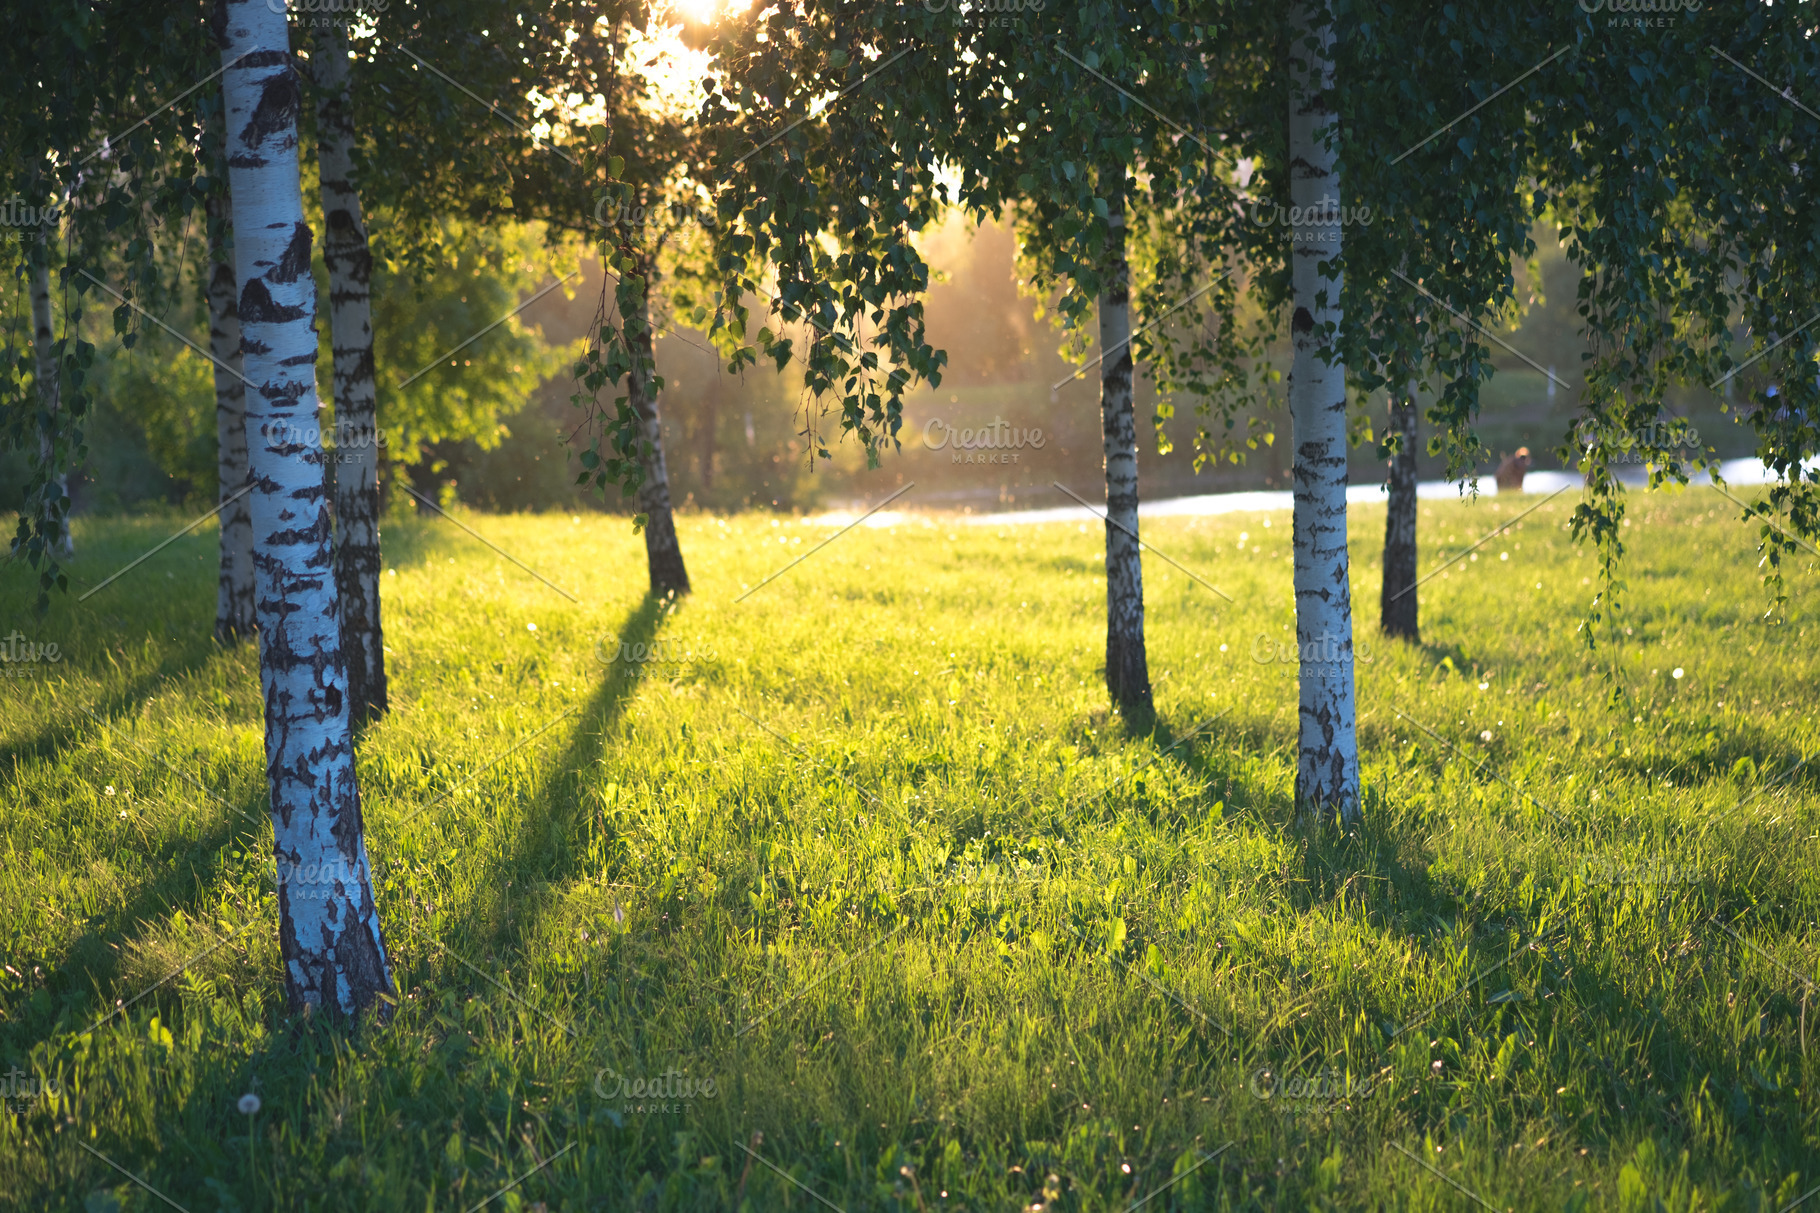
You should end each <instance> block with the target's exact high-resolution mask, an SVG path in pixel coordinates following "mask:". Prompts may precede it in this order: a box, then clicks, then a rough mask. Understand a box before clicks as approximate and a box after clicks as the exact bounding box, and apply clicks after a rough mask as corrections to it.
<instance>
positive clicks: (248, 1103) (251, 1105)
mask: <svg viewBox="0 0 1820 1213" xmlns="http://www.w3.org/2000/svg"><path fill="white" fill-rule="evenodd" d="M1436 1064H1439V1063H1438V1062H1437V1063H1436ZM240 1111H241V1114H242V1115H245V1116H251V1115H252V1114H253V1113H255V1112H257V1111H259V1097H258V1096H257V1095H253V1094H251V1093H248V1094H246V1095H242V1096H241V1097H240Z"/></svg>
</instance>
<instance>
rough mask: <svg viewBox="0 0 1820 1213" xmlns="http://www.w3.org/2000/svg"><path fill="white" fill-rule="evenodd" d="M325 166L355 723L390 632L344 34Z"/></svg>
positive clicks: (317, 70)
mask: <svg viewBox="0 0 1820 1213" xmlns="http://www.w3.org/2000/svg"><path fill="white" fill-rule="evenodd" d="M311 70H312V71H313V72H314V74H315V82H316V129H317V132H318V136H319V142H318V145H317V163H318V164H319V166H320V169H321V175H322V214H323V220H324V224H323V225H324V228H325V229H326V230H325V231H324V232H323V238H322V260H323V263H324V264H325V265H326V266H327V267H328V271H329V334H330V344H331V345H332V347H333V348H334V351H335V453H334V455H333V458H334V460H335V468H334V476H333V477H332V480H333V483H334V486H335V588H336V591H337V593H338V594H339V595H340V602H341V650H342V653H343V655H344V656H345V657H346V659H347V663H348V699H349V701H350V703H351V705H352V706H351V710H352V714H353V719H354V722H355V723H356V724H359V723H360V722H361V721H363V720H367V719H370V718H372V717H375V716H379V715H381V714H383V713H384V712H385V710H386V677H385V633H384V631H383V630H382V629H381V627H380V622H379V572H380V555H379V428H378V401H379V388H378V385H377V384H376V383H375V381H374V371H373V324H372V306H371V288H372V280H373V254H372V250H371V249H370V248H368V246H367V229H366V223H365V221H364V220H363V218H362V217H361V210H360V196H359V195H358V194H357V193H356V192H355V190H354V184H353V172H354V109H353V103H352V101H351V99H350V97H349V84H348V76H349V67H348V43H347V34H346V31H345V30H344V29H343V28H342V27H340V26H338V25H335V24H333V23H331V24H329V25H328V26H327V27H325V28H323V29H320V30H318V31H317V33H316V55H315V61H314V64H313V66H312V69H311Z"/></svg>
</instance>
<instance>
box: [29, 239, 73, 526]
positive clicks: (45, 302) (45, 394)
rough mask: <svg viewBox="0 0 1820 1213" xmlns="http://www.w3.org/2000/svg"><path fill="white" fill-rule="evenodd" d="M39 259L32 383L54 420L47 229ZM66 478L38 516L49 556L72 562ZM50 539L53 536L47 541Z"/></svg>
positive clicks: (57, 405)
mask: <svg viewBox="0 0 1820 1213" xmlns="http://www.w3.org/2000/svg"><path fill="white" fill-rule="evenodd" d="M39 242H40V244H41V245H42V248H41V249H40V252H41V253H42V254H43V256H42V258H41V259H40V260H39V261H38V262H37V263H36V264H35V265H33V266H32V285H31V296H32V353H33V355H34V356H35V357H36V360H37V368H36V382H37V387H38V405H39V407H40V408H42V409H43V410H44V411H45V413H46V414H48V415H49V416H52V417H55V416H56V415H57V413H58V411H59V410H61V409H62V407H63V383H62V380H61V378H60V377H59V373H58V368H57V329H56V326H55V320H54V317H53V316H52V314H51V246H52V243H53V242H54V236H53V235H52V232H51V229H50V228H48V227H45V228H42V229H40V231H39ZM54 454H55V452H54V450H53V448H52V446H51V440H50V437H49V435H47V434H42V433H41V434H40V435H39V436H38V456H39V458H40V459H41V460H43V462H44V463H45V464H47V465H48V464H49V463H50V461H51V458H52V456H53V455H54ZM69 496H70V494H69V477H68V476H58V477H57V478H56V480H54V481H52V482H51V483H50V484H49V485H47V486H46V487H45V496H44V501H43V504H42V508H41V509H40V511H39V516H40V518H41V519H42V521H43V525H44V534H45V536H46V538H47V540H49V541H50V548H51V554H52V555H53V556H54V557H55V558H56V559H57V560H59V561H66V560H70V559H72V558H73V557H74V556H75V555H76V545H75V543H74V541H73V540H72V539H71V537H70V527H69V504H70V503H69ZM51 536H56V538H55V539H54V540H50V537H51Z"/></svg>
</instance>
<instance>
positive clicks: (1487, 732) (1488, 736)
mask: <svg viewBox="0 0 1820 1213" xmlns="http://www.w3.org/2000/svg"><path fill="white" fill-rule="evenodd" d="M1479 740H1480V741H1490V740H1491V730H1490V729H1486V730H1485V731H1484V732H1483V733H1480V734H1479Z"/></svg>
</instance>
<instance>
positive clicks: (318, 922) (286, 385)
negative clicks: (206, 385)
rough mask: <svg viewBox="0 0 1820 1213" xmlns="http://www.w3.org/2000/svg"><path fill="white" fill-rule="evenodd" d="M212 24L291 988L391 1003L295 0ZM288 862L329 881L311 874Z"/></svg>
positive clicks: (307, 1006)
mask: <svg viewBox="0 0 1820 1213" xmlns="http://www.w3.org/2000/svg"><path fill="white" fill-rule="evenodd" d="M215 21H216V26H215V32H216V35H217V37H218V38H219V40H220V43H221V62H222V65H223V68H222V91H223V93H224V94H225V96H226V100H227V107H226V108H227V157H228V181H229V184H230V186H231V187H232V194H233V214H234V261H235V277H236V281H237V282H238V284H239V299H238V311H239V316H240V327H241V351H242V360H243V364H244V369H245V372H246V376H247V379H248V380H249V381H250V382H251V383H255V384H258V385H259V386H258V387H257V389H255V390H253V391H251V392H249V393H248V396H247V409H246V420H247V426H246V429H247V436H248V456H249V461H250V465H251V478H252V483H253V485H254V489H253V491H252V493H250V494H248V497H247V500H248V502H249V505H250V507H251V508H250V511H249V512H250V513H251V516H252V524H253V558H254V586H255V594H256V604H257V610H258V621H259V674H260V683H261V686H262V690H263V691H264V694H265V752H266V778H267V781H268V786H269V789H270V794H271V805H272V832H273V835H274V852H275V857H276V860H277V865H278V872H279V874H280V880H279V883H278V942H279V950H280V954H281V956H282V958H283V961H284V968H285V991H286V995H287V997H288V1001H289V1003H290V1006H291V1008H292V1009H293V1010H294V1011H304V1012H314V1013H317V1014H324V1015H329V1016H332V1017H336V1018H340V1017H346V1016H352V1015H354V1014H355V1013H357V1012H359V1011H361V1010H362V1009H365V1008H369V1007H372V1008H374V1009H376V1010H378V1011H379V1012H380V1014H381V1015H383V1014H385V1012H386V1008H385V1006H384V1005H383V1004H381V1002H380V1000H381V999H382V998H387V997H389V995H390V994H391V990H392V977H391V971H390V968H389V966H388V963H387V961H386V950H385V942H384V939H383V938H382V935H381V932H380V926H379V912H378V907H377V905H376V904H375V903H374V900H373V888H372V879H371V869H370V867H369V865H368V862H367V850H366V840H365V836H364V830H363V829H362V825H361V816H360V790H359V787H358V785H357V784H356V783H355V781H354V748H353V733H352V730H351V728H350V727H349V721H348V707H349V705H348V697H347V671H346V667H345V664H344V663H343V661H342V656H341V633H340V627H339V624H338V619H339V615H338V612H337V610H336V600H335V582H334V578H333V570H332V567H331V563H330V562H331V559H332V553H331V551H330V545H329V511H328V502H327V501H326V500H325V496H324V493H323V489H322V466H321V465H322V449H321V447H320V445H318V444H314V443H308V442H303V441H298V435H300V434H307V433H308V432H309V431H310V430H311V429H312V428H314V427H315V426H316V425H317V424H318V416H317V414H318V402H317V396H316V330H315V320H316V284H315V280H314V279H313V278H312V276H311V274H310V229H309V227H308V226H307V225H306V224H305V223H304V221H303V195H302V191H301V183H300V181H299V178H298V172H297V118H298V112H299V110H300V108H301V106H302V93H301V90H300V88H299V85H298V79H297V74H296V72H295V71H294V70H293V68H292V66H291V55H290V45H289V38H288V31H287V30H286V27H285V12H284V6H282V5H278V6H273V5H269V4H266V3H264V2H263V0H225V2H224V3H221V4H220V5H218V6H217V7H216V9H215ZM286 871H289V872H291V873H302V874H323V878H322V879H320V880H316V881H311V882H310V883H302V884H300V883H299V882H298V881H296V880H286V879H284V878H283V876H284V873H285V872H286ZM330 874H332V875H330ZM306 879H307V875H306ZM376 1004H379V1005H376Z"/></svg>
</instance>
